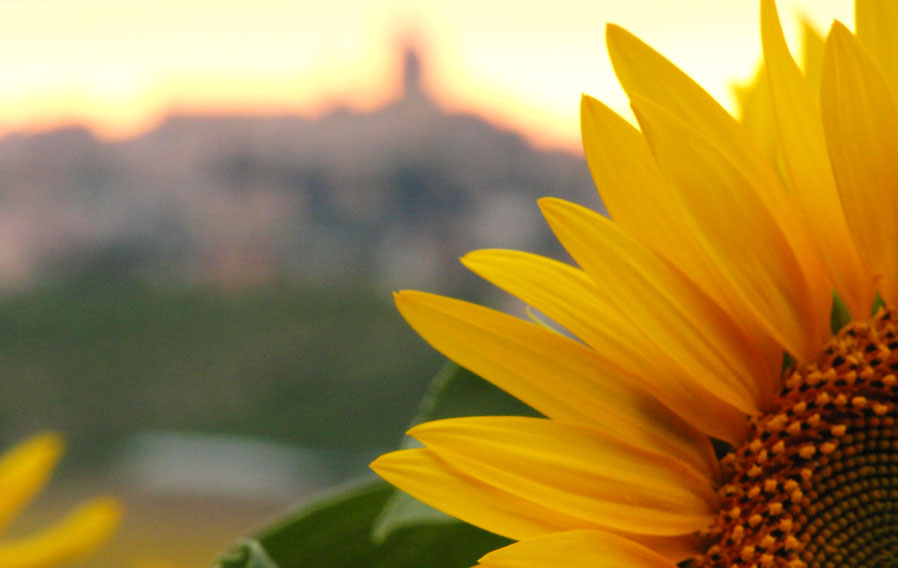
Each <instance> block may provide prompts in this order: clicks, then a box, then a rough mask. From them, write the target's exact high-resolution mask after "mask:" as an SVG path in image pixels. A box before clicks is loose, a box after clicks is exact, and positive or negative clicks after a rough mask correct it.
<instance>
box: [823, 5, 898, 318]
mask: <svg viewBox="0 0 898 568" xmlns="http://www.w3.org/2000/svg"><path fill="white" fill-rule="evenodd" d="M821 103H822V107H823V126H824V131H825V134H826V142H827V148H828V150H829V156H830V161H831V162H832V166H833V170H834V173H835V177H836V183H837V185H838V188H839V193H840V195H841V198H842V204H843V207H844V209H845V215H846V217H847V220H848V227H849V229H850V230H851V233H852V235H853V236H854V240H855V242H856V243H857V246H858V252H859V253H860V255H861V258H863V259H864V261H865V263H866V264H867V266H869V267H870V269H871V270H872V272H873V274H874V276H875V277H876V278H878V279H879V285H878V288H879V291H880V294H881V295H882V297H883V299H884V300H885V301H886V302H887V303H888V304H890V305H893V306H894V305H898V137H896V135H895V133H896V132H898V110H896V107H895V103H894V102H893V100H892V96H891V94H890V92H889V88H888V86H887V84H886V81H885V79H884V78H883V76H882V74H881V73H880V71H879V69H877V68H876V65H875V64H874V63H873V61H872V60H871V59H870V57H869V56H868V55H867V53H866V52H865V50H864V48H863V47H862V46H861V45H860V43H859V42H858V40H857V38H855V37H854V35H852V34H851V32H850V31H848V29H847V28H845V26H843V25H841V24H839V23H838V22H836V23H834V24H833V27H832V29H831V30H830V33H829V36H828V37H827V41H826V49H825V53H824V61H823V91H822V94H821Z"/></svg>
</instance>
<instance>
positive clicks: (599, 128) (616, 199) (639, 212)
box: [580, 95, 685, 256]
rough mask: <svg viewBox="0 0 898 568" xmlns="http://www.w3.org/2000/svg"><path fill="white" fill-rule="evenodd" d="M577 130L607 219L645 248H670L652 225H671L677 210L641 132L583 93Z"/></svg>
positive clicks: (665, 181) (667, 240)
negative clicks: (643, 241)
mask: <svg viewBox="0 0 898 568" xmlns="http://www.w3.org/2000/svg"><path fill="white" fill-rule="evenodd" d="M580 130H581V132H582V135H583V151H584V153H585V154H586V162H587V164H588V165H589V171H590V172H591V173H592V178H593V181H594V182H595V185H596V188H598V190H599V194H600V195H601V196H602V203H604V204H605V207H606V208H607V209H608V212H609V213H610V214H611V218H612V219H614V221H615V222H616V223H620V224H621V226H623V227H625V228H626V229H627V230H628V231H630V232H632V233H633V234H636V235H639V236H640V237H641V238H644V240H645V241H646V242H647V243H649V244H650V246H653V247H654V246H659V247H661V248H662V249H666V248H672V247H669V246H668V243H669V241H670V239H665V238H662V236H661V235H660V232H659V231H658V230H657V227H658V225H657V222H658V220H659V219H663V220H665V222H666V221H668V220H672V221H674V222H675V221H676V220H677V219H678V218H679V209H678V206H677V203H676V201H675V200H674V198H673V192H672V191H671V190H670V188H669V187H667V180H665V179H664V177H663V176H662V175H661V171H660V170H659V169H658V166H657V165H656V164H655V159H654V157H653V156H652V152H651V150H650V149H649V146H648V144H647V143H646V141H645V138H644V137H643V136H642V133H641V132H639V131H638V130H636V128H634V127H633V126H632V125H631V124H630V123H629V122H627V121H626V120H624V119H623V118H621V117H620V116H618V115H617V114H616V113H615V112H614V111H613V110H611V109H610V108H608V107H607V106H605V105H604V104H602V103H601V102H600V101H598V100H596V99H594V98H592V97H589V96H587V95H583V97H582V98H581V100H580ZM684 256H685V255H684Z"/></svg>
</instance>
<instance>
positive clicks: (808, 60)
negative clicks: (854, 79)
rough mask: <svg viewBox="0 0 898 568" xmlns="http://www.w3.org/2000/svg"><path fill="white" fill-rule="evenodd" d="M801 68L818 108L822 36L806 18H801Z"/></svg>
mask: <svg viewBox="0 0 898 568" xmlns="http://www.w3.org/2000/svg"><path fill="white" fill-rule="evenodd" d="M801 45H802V56H801V68H802V70H803V71H804V76H805V80H806V81H807V83H808V87H810V89H811V96H812V97H813V98H814V102H815V104H816V105H817V107H818V108H819V106H820V80H821V79H820V75H821V74H822V73H823V36H822V35H821V34H820V32H819V31H818V30H817V28H815V27H814V24H812V23H811V22H810V21H809V20H808V19H807V18H801Z"/></svg>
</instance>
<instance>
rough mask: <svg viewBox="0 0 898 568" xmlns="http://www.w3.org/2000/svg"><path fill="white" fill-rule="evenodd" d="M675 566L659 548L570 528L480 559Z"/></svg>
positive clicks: (532, 564) (525, 564)
mask: <svg viewBox="0 0 898 568" xmlns="http://www.w3.org/2000/svg"><path fill="white" fill-rule="evenodd" d="M561 559H563V562H560V563H561V564H563V565H564V566H565V567H566V568H596V567H599V566H614V567H615V568H676V565H675V564H673V563H672V562H671V561H670V560H668V559H666V558H664V557H663V556H660V555H659V554H658V553H657V552H655V551H653V550H650V549H649V548H646V547H645V546H642V545H639V544H637V543H635V542H633V541H630V540H627V539H624V538H621V537H619V536H616V535H613V534H609V533H605V532H599V531H590V530H579V531H568V532H563V533H557V534H552V535H547V536H543V537H537V538H534V539H531V540H525V541H523V542H519V543H516V544H512V545H510V546H506V547H505V548H500V549H499V550H495V551H493V552H491V553H489V554H487V555H486V556H484V557H483V558H481V559H480V564H479V566H481V567H483V568H545V567H546V566H558V565H559V560H561Z"/></svg>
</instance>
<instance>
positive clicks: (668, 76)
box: [606, 26, 832, 356]
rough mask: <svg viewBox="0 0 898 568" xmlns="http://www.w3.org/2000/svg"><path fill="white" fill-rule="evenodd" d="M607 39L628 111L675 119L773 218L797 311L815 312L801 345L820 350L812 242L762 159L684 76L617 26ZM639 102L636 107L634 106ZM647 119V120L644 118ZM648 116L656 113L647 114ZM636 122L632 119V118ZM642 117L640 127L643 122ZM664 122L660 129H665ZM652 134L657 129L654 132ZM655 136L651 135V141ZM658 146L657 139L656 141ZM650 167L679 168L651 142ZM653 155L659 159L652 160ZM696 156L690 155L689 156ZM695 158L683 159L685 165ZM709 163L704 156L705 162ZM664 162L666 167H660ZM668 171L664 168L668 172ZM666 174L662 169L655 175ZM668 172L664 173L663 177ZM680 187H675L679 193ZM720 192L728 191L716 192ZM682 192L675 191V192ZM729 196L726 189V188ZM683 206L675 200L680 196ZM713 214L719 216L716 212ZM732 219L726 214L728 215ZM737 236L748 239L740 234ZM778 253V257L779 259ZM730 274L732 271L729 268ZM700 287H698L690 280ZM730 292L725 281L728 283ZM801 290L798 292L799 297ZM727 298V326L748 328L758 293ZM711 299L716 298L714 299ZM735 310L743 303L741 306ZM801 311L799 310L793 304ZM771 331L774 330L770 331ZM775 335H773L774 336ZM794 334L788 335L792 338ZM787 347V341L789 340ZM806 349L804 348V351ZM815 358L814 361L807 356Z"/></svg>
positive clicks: (703, 208) (821, 297)
mask: <svg viewBox="0 0 898 568" xmlns="http://www.w3.org/2000/svg"><path fill="white" fill-rule="evenodd" d="M606 39H607V43H608V53H609V55H610V56H611V62H612V64H613V66H614V71H615V73H616V74H617V76H618V79H619V80H620V83H621V86H623V88H624V90H625V91H626V92H627V94H628V95H629V96H630V100H631V103H634V104H638V105H639V106H641V107H648V106H650V105H651V104H654V105H656V106H657V107H659V109H662V110H663V111H666V113H661V114H667V113H669V115H670V116H671V117H673V118H674V119H675V122H678V123H681V124H683V125H684V126H686V129H685V130H686V131H689V138H690V139H697V140H701V141H702V143H703V145H705V146H707V147H708V148H709V149H711V150H712V153H713V154H714V155H715V157H716V158H715V161H721V160H723V161H724V162H725V163H726V164H727V167H728V169H733V170H735V172H738V174H739V176H740V177H742V178H744V179H745V180H747V182H748V183H749V184H750V189H749V191H750V192H751V194H752V197H753V198H756V199H757V200H759V201H760V203H761V204H762V205H763V208H764V209H765V210H766V215H768V216H770V217H772V219H773V221H774V222H775V223H774V224H775V226H776V227H777V228H778V230H777V231H776V233H780V234H782V236H783V237H784V240H785V242H786V243H787V244H788V246H789V248H791V249H792V250H793V252H794V257H795V258H796V259H797V263H798V265H799V266H800V269H801V270H800V273H801V274H802V276H801V278H800V279H799V280H800V281H799V282H798V288H799V289H796V290H794V291H793V292H794V294H793V295H795V296H799V295H801V294H804V296H803V301H802V302H803V303H804V304H805V305H806V306H807V305H812V306H813V307H814V309H813V310H812V311H813V312H814V317H813V318H811V320H809V321H807V326H808V327H810V326H816V327H815V328H814V332H813V334H812V335H813V337H812V338H811V337H804V338H802V339H803V340H804V342H806V343H807V344H814V345H815V346H816V345H819V343H820V341H821V340H822V337H823V336H824V335H825V334H826V333H827V332H828V331H829V330H828V321H827V320H828V318H825V317H821V314H824V315H825V314H826V313H828V310H829V306H830V304H831V301H832V294H831V287H830V284H829V281H828V279H827V277H826V274H825V273H824V269H823V265H822V263H821V261H820V259H819V258H818V255H817V251H816V247H815V246H814V244H813V242H812V241H811V239H810V237H809V235H808V232H807V231H806V230H805V227H804V223H803V222H802V221H801V218H800V216H799V215H798V213H797V211H796V210H795V207H794V205H793V204H792V203H791V201H790V200H789V197H788V195H787V194H786V191H785V188H784V187H783V185H782V183H781V181H780V177H779V174H778V173H777V171H776V170H775V169H774V167H773V166H772V165H771V164H770V163H769V161H768V160H767V158H766V157H765V156H764V155H763V154H762V153H761V151H760V150H758V149H757V147H756V146H755V144H754V143H753V142H752V140H751V138H750V137H749V136H748V134H747V133H746V132H745V131H744V130H743V129H742V127H741V126H740V125H739V123H738V122H737V121H736V120H735V119H734V118H733V117H732V116H730V115H729V113H727V112H726V110H725V109H724V108H723V107H721V106H720V104H718V103H717V101H715V100H714V98H713V97H711V95H709V94H708V93H707V92H705V91H704V90H703V89H702V88H701V87H700V86H699V85H698V84H697V83H695V81H693V80H692V79H691V78H690V77H689V76H688V75H686V74H685V73H683V72H682V71H681V70H680V69H679V68H677V67H676V66H675V65H674V64H673V63H671V62H670V61H668V60H667V59H666V58H664V56H662V55H661V54H660V53H658V52H657V51H655V50H653V49H652V48H651V47H649V46H648V45H646V44H645V43H643V42H642V41H640V40H639V39H637V38H636V37H635V36H633V35H632V34H630V33H629V32H627V31H625V30H623V29H622V28H619V27H617V26H608V28H607V31H606ZM637 100H638V102H636V101H637ZM646 112H649V111H648V110H646ZM652 114H653V115H655V114H658V113H652ZM637 118H638V117H637ZM645 118H646V117H645V116H643V120H645ZM665 122H666V121H665ZM640 126H642V131H643V133H644V134H646V136H647V138H648V134H649V133H648V132H647V129H646V127H645V125H643V124H640ZM656 126H657V125H656ZM656 134H657V133H656ZM656 138H657V136H656ZM649 142H650V145H651V146H652V150H653V153H654V154H655V158H656V160H659V162H660V158H661V157H664V156H663V155H666V157H667V158H669V159H670V158H672V159H674V160H682V159H683V158H684V156H682V155H680V156H673V155H672V154H673V153H674V152H672V150H675V147H666V146H665V147H664V148H659V147H658V141H657V140H656V141H655V143H654V144H651V142H652V141H651V140H649ZM659 150H660V151H661V152H662V154H663V155H662V156H659ZM692 150H695V148H692ZM693 157H694V156H690V159H692V158H693ZM707 157H709V156H706V158H707ZM666 161H668V162H669V161H670V160H666ZM670 165H671V164H669V163H668V168H667V169H669V166H670ZM683 166H686V167H687V168H688V167H690V166H692V167H694V168H700V167H701V166H700V165H697V164H694V163H690V164H683ZM664 169H665V167H664V166H663V164H662V170H664ZM670 173H671V172H669V171H668V172H667V175H670ZM682 181H683V180H680V183H679V184H676V185H680V186H681V185H682ZM719 187H727V186H719ZM719 187H718V194H720V195H719V198H718V199H715V201H716V202H718V203H719V202H721V201H723V200H724V199H726V198H727V196H728V192H722V191H719ZM679 189H680V190H681V191H682V189H683V188H682V187H679ZM728 189H729V188H728ZM680 197H681V198H682V195H680ZM704 201H705V200H704V199H702V200H701V202H699V203H694V202H693V203H686V204H684V208H685V209H687V210H691V211H689V213H691V214H693V216H695V214H696V213H698V214H699V217H703V216H702V214H703V213H706V212H707V210H708V207H707V205H706V203H704ZM717 212H720V211H717ZM731 213H732V212H731ZM739 219H741V216H740V215H736V216H730V217H725V218H722V219H721V218H717V219H716V220H715V222H716V224H718V225H719V224H721V223H730V226H731V227H732V225H733V222H734V221H737V220H739ZM702 222H703V221H702V220H701V219H695V218H694V219H693V224H694V225H698V226H697V227H696V228H697V229H698V230H701V229H703V228H704V227H701V223H702ZM737 231H738V229H736V228H735V227H732V228H731V230H730V232H731V233H735V232H737ZM743 236H748V235H745V234H744V231H743ZM696 238H698V239H700V240H701V241H702V247H703V248H705V249H706V250H707V247H708V245H716V244H719V243H713V242H709V241H708V240H707V235H700V234H698V235H696ZM711 251H712V255H711V256H712V260H713V262H714V264H715V265H718V266H719V265H720V264H719V262H720V259H719V258H718V257H717V256H718V255H717V253H719V252H720V251H716V252H714V251H713V247H712V249H711ZM780 252H781V251H780ZM736 258H738V257H735V258H734V260H733V261H732V262H730V264H731V265H738V264H739V261H738V260H736ZM729 268H730V269H731V268H732V266H731V267H729ZM778 268H779V267H772V268H771V270H773V271H776V270H778ZM697 281H699V282H700V283H703V281H701V280H697ZM727 282H729V284H730V285H732V280H731V279H729V280H727ZM711 285H712V286H720V287H723V286H726V284H724V283H723V282H712V283H711ZM802 288H803V290H802ZM732 292H733V293H732V294H729V296H730V297H731V299H730V303H729V304H728V307H729V309H730V311H731V312H732V313H733V314H734V319H736V320H738V321H751V320H752V319H753V317H754V316H753V314H757V311H758V309H759V307H762V306H758V305H757V303H756V301H757V300H758V299H761V298H760V296H761V294H760V293H759V292H761V291H760V290H758V291H756V292H758V293H754V294H752V296H753V298H750V297H747V296H746V295H745V293H746V290H744V289H741V290H740V289H737V290H734V291H732ZM715 297H718V296H716V295H715ZM742 302H748V304H747V305H743V304H742ZM796 305H801V304H796ZM772 317H774V316H773V314H768V315H766V316H765V317H764V319H763V320H762V322H761V323H762V324H763V329H765V330H767V333H770V332H771V331H772V330H771V329H770V328H771V318H772ZM774 327H777V326H774ZM776 331H777V332H778V330H776ZM793 331H794V330H793ZM772 336H773V337H775V338H777V339H780V340H781V338H782V334H781V333H772ZM793 339H794V338H793ZM805 347H807V345H805ZM813 351H814V350H813V349H802V350H801V352H800V353H793V354H794V355H798V356H804V355H808V354H809V353H813ZM814 354H815V353H814Z"/></svg>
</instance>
